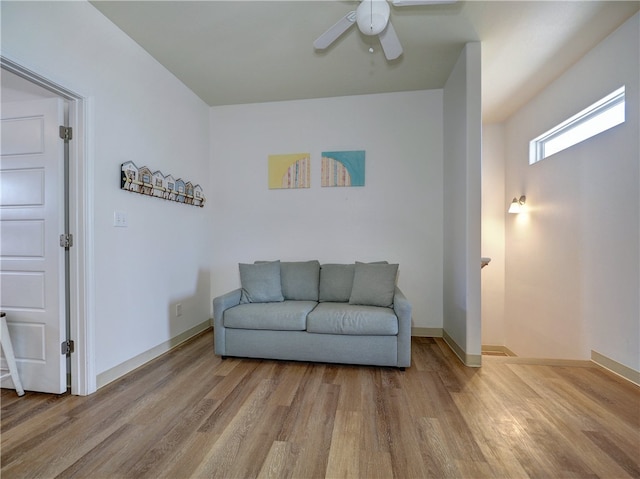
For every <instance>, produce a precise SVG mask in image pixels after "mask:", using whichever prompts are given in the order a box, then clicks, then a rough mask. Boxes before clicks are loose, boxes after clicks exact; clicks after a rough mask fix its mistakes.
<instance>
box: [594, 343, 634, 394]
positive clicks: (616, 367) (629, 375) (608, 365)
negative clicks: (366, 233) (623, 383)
mask: <svg viewBox="0 0 640 479" xmlns="http://www.w3.org/2000/svg"><path fill="white" fill-rule="evenodd" d="M591 361H593V362H594V363H596V364H597V365H598V366H601V367H603V368H605V369H608V370H609V371H611V372H613V373H615V374H617V375H618V376H622V377H623V378H625V379H626V380H628V381H631V382H632V383H634V384H636V385H638V386H640V371H636V370H635V369H632V368H630V367H628V366H625V365H624V364H620V363H619V362H617V361H614V360H613V359H611V358H608V357H606V356H605V355H603V354H600V353H598V352H596V351H593V350H592V351H591Z"/></svg>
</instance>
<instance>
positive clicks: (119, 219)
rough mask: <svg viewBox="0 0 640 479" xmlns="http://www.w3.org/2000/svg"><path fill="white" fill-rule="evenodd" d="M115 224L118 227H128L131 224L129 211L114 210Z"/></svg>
mask: <svg viewBox="0 0 640 479" xmlns="http://www.w3.org/2000/svg"><path fill="white" fill-rule="evenodd" d="M113 226H115V227H116V228H126V227H127V226H129V221H128V220H127V213H125V212H124V211H114V212H113Z"/></svg>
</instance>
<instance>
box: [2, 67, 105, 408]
mask: <svg viewBox="0 0 640 479" xmlns="http://www.w3.org/2000/svg"><path fill="white" fill-rule="evenodd" d="M0 67H1V68H2V69H4V70H7V71H9V72H11V73H13V74H15V75H18V76H19V77H21V78H24V79H25V80H27V81H29V82H31V83H34V84H36V85H38V86H40V87H42V88H45V89H46V90H49V91H50V92H52V93H54V94H56V95H57V96H59V97H61V98H63V99H65V100H67V102H68V104H69V125H68V126H70V127H71V128H72V129H73V138H72V140H71V141H70V142H69V211H68V215H69V231H70V232H71V233H72V234H73V236H74V245H73V247H72V248H70V250H69V264H70V268H69V294H70V298H71V302H70V306H69V309H70V311H69V313H70V318H71V325H70V326H71V330H70V333H71V338H68V339H73V340H74V342H75V352H74V353H73V354H71V394H74V395H78V396H86V395H89V394H91V393H93V392H95V391H96V389H97V386H96V374H95V355H94V307H93V301H94V287H93V278H94V275H93V221H92V219H91V212H92V211H93V194H92V191H91V188H89V186H90V185H91V184H92V181H91V180H92V178H93V165H92V162H91V161H90V158H91V157H90V155H89V151H90V150H89V146H90V142H89V141H88V138H89V131H90V127H89V126H90V122H89V117H90V114H91V105H92V102H91V99H90V98H87V97H85V96H83V95H80V94H78V93H76V92H74V91H72V90H69V89H67V88H66V87H64V86H62V85H59V84H58V83H56V82H54V81H52V80H50V79H48V78H46V77H45V76H43V75H41V74H39V73H37V72H35V71H33V70H31V69H29V68H26V67H25V66H23V65H21V64H20V63H18V62H16V61H13V60H11V59H9V58H7V57H6V56H5V55H0Z"/></svg>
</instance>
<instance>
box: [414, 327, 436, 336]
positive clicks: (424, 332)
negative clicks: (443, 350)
mask: <svg viewBox="0 0 640 479" xmlns="http://www.w3.org/2000/svg"><path fill="white" fill-rule="evenodd" d="M411 336H416V337H418V338H441V337H442V328H411Z"/></svg>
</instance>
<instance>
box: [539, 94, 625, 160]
mask: <svg viewBox="0 0 640 479" xmlns="http://www.w3.org/2000/svg"><path fill="white" fill-rule="evenodd" d="M624 111H625V88H624V86H623V87H621V88H618V89H617V90H616V91H614V92H612V93H610V94H609V95H607V96H606V97H604V98H603V99H601V100H599V101H597V102H596V103H594V104H593V105H591V106H590V107H588V108H585V109H584V110H582V111H581V112H580V113H578V114H576V115H574V116H572V117H571V118H569V119H568V120H566V121H563V122H562V123H560V124H559V125H558V126H556V127H554V128H552V129H551V130H549V131H547V132H545V133H543V134H542V135H540V136H539V137H537V138H534V139H533V140H531V142H530V143H529V164H530V165H532V164H534V163H536V162H538V161H540V160H543V159H545V158H547V157H549V156H551V155H553V154H554V153H558V152H559V151H562V150H564V149H566V148H569V147H570V146H573V145H576V144H578V143H580V142H581V141H584V140H586V139H588V138H591V137H592V136H595V135H597V134H599V133H602V132H603V131H606V130H608V129H610V128H613V127H614V126H616V125H619V124H621V123H624V121H625V113H624Z"/></svg>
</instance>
